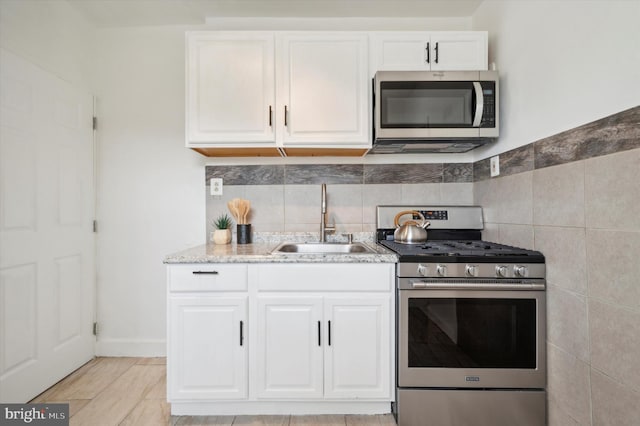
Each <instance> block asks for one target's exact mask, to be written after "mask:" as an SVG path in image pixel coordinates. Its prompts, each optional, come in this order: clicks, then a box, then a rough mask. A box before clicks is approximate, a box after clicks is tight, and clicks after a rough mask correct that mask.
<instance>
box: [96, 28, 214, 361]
mask: <svg viewBox="0 0 640 426" xmlns="http://www.w3.org/2000/svg"><path fill="white" fill-rule="evenodd" d="M183 46H184V28H178V27H172V28H159V29H155V28H145V29H136V28H134V29H114V30H99V31H97V36H96V42H95V44H94V52H95V53H94V65H95V68H94V74H93V79H94V87H95V91H96V95H97V97H98V108H97V110H98V123H99V124H98V134H99V147H98V170H99V180H98V224H99V230H98V322H99V324H100V333H99V336H98V345H97V353H98V355H160V354H163V353H164V351H165V344H164V342H165V335H166V327H165V320H166V312H165V311H166V307H165V303H166V302H165V301H166V296H165V291H166V290H165V288H166V286H165V284H166V279H165V268H164V265H163V264H162V260H163V258H164V256H165V255H167V254H169V253H172V252H175V251H178V250H182V249H185V248H187V247H191V246H195V245H199V244H202V243H204V242H205V228H204V226H205V219H204V217H205V216H204V215H205V205H204V198H203V196H202V193H203V187H204V161H205V157H202V156H201V155H199V154H197V153H195V152H193V151H191V150H188V149H186V148H185V147H184V47H183Z"/></svg>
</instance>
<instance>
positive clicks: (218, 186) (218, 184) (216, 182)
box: [209, 178, 222, 195]
mask: <svg viewBox="0 0 640 426" xmlns="http://www.w3.org/2000/svg"><path fill="white" fill-rule="evenodd" d="M209 184H210V185H211V195H222V178H211V180H210V181H209Z"/></svg>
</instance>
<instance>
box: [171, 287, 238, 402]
mask: <svg viewBox="0 0 640 426" xmlns="http://www.w3.org/2000/svg"><path fill="white" fill-rule="evenodd" d="M169 307H170V313H169V315H170V318H171V321H170V330H169V333H170V334H169V335H170V344H169V351H168V360H169V362H168V364H169V370H168V372H169V387H168V391H169V395H168V398H169V400H203V399H205V400H206V399H241V398H246V397H247V389H248V387H247V385H248V383H247V372H248V363H247V361H248V358H247V354H248V352H247V345H246V341H247V339H246V322H247V296H242V297H217V296H213V297H212V296H188V297H174V298H172V299H171V300H170V301H169Z"/></svg>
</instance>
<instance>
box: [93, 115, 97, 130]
mask: <svg viewBox="0 0 640 426" xmlns="http://www.w3.org/2000/svg"><path fill="white" fill-rule="evenodd" d="M92 126H93V130H98V117H93V123H92Z"/></svg>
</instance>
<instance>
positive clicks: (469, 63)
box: [371, 31, 488, 75]
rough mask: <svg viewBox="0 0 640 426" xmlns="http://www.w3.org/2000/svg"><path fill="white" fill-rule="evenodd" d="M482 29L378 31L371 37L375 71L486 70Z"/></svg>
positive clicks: (486, 60) (484, 34)
mask: <svg viewBox="0 0 640 426" xmlns="http://www.w3.org/2000/svg"><path fill="white" fill-rule="evenodd" d="M487 45H488V35H487V32H486V31H438V32H395V31H394V32H378V33H374V34H373V35H372V39H371V75H373V74H375V72H376V71H426V70H432V71H445V70H447V71H448V70H486V69H488V51H487Z"/></svg>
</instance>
